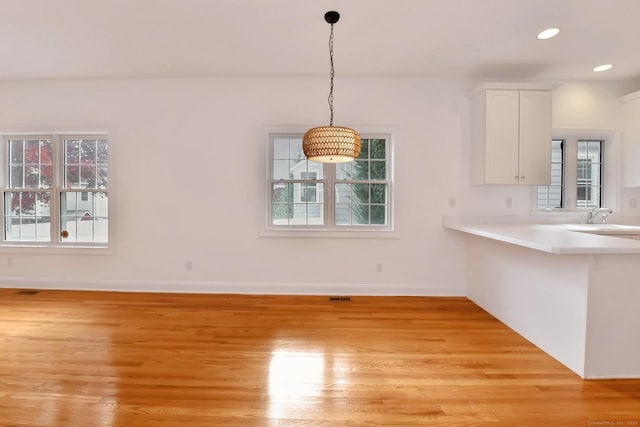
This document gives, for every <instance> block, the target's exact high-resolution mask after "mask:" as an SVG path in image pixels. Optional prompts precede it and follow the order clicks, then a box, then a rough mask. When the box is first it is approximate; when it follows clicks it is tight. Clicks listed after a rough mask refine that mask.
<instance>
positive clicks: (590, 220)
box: [587, 207, 613, 224]
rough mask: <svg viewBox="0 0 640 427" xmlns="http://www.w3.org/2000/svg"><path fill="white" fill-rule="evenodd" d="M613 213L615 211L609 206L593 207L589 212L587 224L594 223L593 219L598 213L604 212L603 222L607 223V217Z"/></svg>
mask: <svg viewBox="0 0 640 427" xmlns="http://www.w3.org/2000/svg"><path fill="white" fill-rule="evenodd" d="M612 213H613V211H612V210H611V209H609V208H597V207H596V208H592V209H591V210H589V212H587V224H593V220H594V219H595V217H597V216H598V214H602V218H601V222H602V223H603V224H606V223H607V217H608V216H609V215H610V214H612Z"/></svg>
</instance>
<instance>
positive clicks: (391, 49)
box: [0, 0, 640, 81]
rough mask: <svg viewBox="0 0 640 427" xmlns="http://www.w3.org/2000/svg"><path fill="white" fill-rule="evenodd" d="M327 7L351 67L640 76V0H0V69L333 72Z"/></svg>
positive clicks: (35, 74) (41, 73)
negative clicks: (541, 36) (547, 33)
mask: <svg viewBox="0 0 640 427" xmlns="http://www.w3.org/2000/svg"><path fill="white" fill-rule="evenodd" d="M327 10H337V11H339V12H340V14H341V15H342V16H341V19H340V22H338V23H337V24H336V26H335V65H336V75H338V76H429V77H478V78H492V79H500V78H502V79H527V80H582V79H598V80H628V81H630V80H637V79H640V0H394V1H391V0H340V1H338V0H331V1H330V0H0V80H16V79H18V80H20V79H71V78H121V77H136V78H144V77H216V76H325V75H326V76H328V69H329V53H328V47H327V41H328V37H329V30H330V27H329V24H327V23H326V22H325V21H324V18H323V16H324V13H325V12H326V11H327ZM551 26H556V27H560V28H561V30H562V32H561V33H560V35H559V36H558V37H556V38H554V39H550V40H546V41H540V40H537V39H536V34H537V33H538V32H539V31H541V30H543V29H545V28H547V27H551ZM603 63H612V64H614V65H615V67H614V68H613V69H612V70H610V71H608V72H605V73H599V74H596V73H593V71H592V68H593V67H594V66H596V65H600V64H603Z"/></svg>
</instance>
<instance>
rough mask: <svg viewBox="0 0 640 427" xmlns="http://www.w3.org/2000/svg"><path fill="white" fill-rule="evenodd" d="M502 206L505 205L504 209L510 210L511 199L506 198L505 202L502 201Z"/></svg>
mask: <svg viewBox="0 0 640 427" xmlns="http://www.w3.org/2000/svg"><path fill="white" fill-rule="evenodd" d="M504 205H505V207H507V208H510V207H511V205H512V201H511V197H507V198H506V199H505V201H504Z"/></svg>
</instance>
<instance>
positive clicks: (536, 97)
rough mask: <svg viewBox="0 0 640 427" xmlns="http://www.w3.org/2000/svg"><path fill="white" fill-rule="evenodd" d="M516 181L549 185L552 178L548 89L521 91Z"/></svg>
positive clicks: (549, 98) (549, 96)
mask: <svg viewBox="0 0 640 427" xmlns="http://www.w3.org/2000/svg"><path fill="white" fill-rule="evenodd" d="M519 139H520V155H519V171H520V175H519V183H520V184H528V185H548V184H549V183H550V180H551V93H550V92H547V91H539V90H531V91H530V90H523V91H520V137H519Z"/></svg>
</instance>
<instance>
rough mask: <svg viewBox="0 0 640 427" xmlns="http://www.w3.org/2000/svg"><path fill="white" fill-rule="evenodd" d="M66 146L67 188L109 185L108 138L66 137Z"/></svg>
mask: <svg viewBox="0 0 640 427" xmlns="http://www.w3.org/2000/svg"><path fill="white" fill-rule="evenodd" d="M64 146H65V148H64V152H65V160H64V182H65V188H69V189H76V188H94V189H97V188H107V187H108V174H107V171H108V141H107V140H106V139H66V140H65V141H64Z"/></svg>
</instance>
